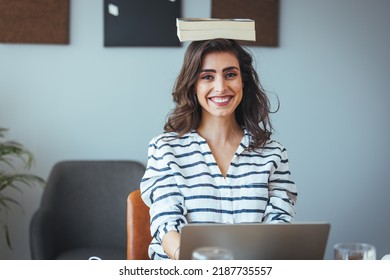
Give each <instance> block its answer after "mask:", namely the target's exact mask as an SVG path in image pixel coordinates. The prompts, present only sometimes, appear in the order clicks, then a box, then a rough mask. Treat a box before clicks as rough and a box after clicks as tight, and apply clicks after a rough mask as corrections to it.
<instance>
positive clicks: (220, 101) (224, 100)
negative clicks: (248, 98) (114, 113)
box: [209, 96, 233, 106]
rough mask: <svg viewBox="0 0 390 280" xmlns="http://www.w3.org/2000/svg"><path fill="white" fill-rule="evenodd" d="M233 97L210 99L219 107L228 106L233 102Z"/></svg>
mask: <svg viewBox="0 0 390 280" xmlns="http://www.w3.org/2000/svg"><path fill="white" fill-rule="evenodd" d="M232 98H233V96H214V97H210V98H209V100H210V101H211V102H213V103H214V104H216V105H217V106H226V105H228V104H229V102H230V100H232Z"/></svg>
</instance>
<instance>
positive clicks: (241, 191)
mask: <svg viewBox="0 0 390 280" xmlns="http://www.w3.org/2000/svg"><path fill="white" fill-rule="evenodd" d="M173 100H174V102H175V108H174V110H173V111H172V112H171V114H170V115H169V117H168V120H167V123H166V124H165V126H164V130H165V132H164V134H161V135H159V136H157V137H155V138H153V139H152V140H151V142H150V144H149V151H148V153H149V156H148V164H147V170H146V172H145V175H144V177H143V179H142V182H141V186H140V187H141V193H142V198H143V200H144V201H145V203H146V204H147V205H148V206H149V207H150V216H151V233H152V236H153V240H152V243H151V244H150V247H149V256H150V258H151V259H168V258H170V259H178V256H179V251H180V230H181V228H182V227H183V226H184V225H185V224H187V223H231V224H233V223H279V222H282V223H286V222H287V223H288V222H292V221H293V218H294V214H295V210H294V204H295V201H296V196H297V193H296V187H295V184H294V182H293V181H292V180H291V178H290V171H289V166H288V158H287V153H286V150H285V148H284V147H283V146H282V145H281V144H279V143H278V142H276V141H273V140H271V139H270V136H271V132H272V125H271V122H270V119H269V113H270V109H269V107H270V106H269V100H268V99H267V97H266V95H265V93H264V91H263V90H262V87H261V85H260V82H259V79H258V75H257V73H256V71H255V70H254V68H253V66H252V56H251V55H250V54H249V52H247V51H246V50H244V49H243V48H242V47H241V46H240V45H239V44H238V43H237V42H236V41H234V40H227V39H215V40H207V41H194V42H192V43H191V44H190V45H189V46H188V48H187V51H186V54H185V57H184V63H183V66H182V69H181V72H180V74H179V76H178V78H177V80H176V83H175V86H174V91H173Z"/></svg>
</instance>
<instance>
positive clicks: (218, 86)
mask: <svg viewBox="0 0 390 280" xmlns="http://www.w3.org/2000/svg"><path fill="white" fill-rule="evenodd" d="M214 88H215V91H216V92H224V91H225V89H226V82H225V80H224V79H223V78H217V79H215V86H214Z"/></svg>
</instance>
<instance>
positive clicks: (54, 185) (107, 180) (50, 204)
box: [30, 160, 145, 260]
mask: <svg viewBox="0 0 390 280" xmlns="http://www.w3.org/2000/svg"><path fill="white" fill-rule="evenodd" d="M144 172H145V166H144V165H143V164H141V163H139V162H136V161H110V160H106V161H104V160H102V161H62V162H59V163H57V164H56V165H55V166H54V167H53V169H52V171H51V173H50V175H49V178H48V180H47V186H46V188H45V191H44V193H43V196H42V200H41V205H40V207H39V208H38V210H37V211H36V213H35V214H34V216H33V218H32V220H31V224H30V247H31V248H30V249H31V258H32V259H33V260H36V259H39V260H53V259H68V260H70V259H73V260H86V259H88V258H90V257H92V256H97V257H100V258H102V259H106V260H118V259H119V260H120V259H122V260H125V259H126V244H127V241H126V205H127V204H126V202H127V197H128V195H129V194H130V192H132V191H133V190H135V189H138V188H139V183H140V181H141V178H142V176H143V174H144Z"/></svg>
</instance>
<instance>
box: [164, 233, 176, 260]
mask: <svg viewBox="0 0 390 280" xmlns="http://www.w3.org/2000/svg"><path fill="white" fill-rule="evenodd" d="M162 246H163V249H164V251H165V253H166V254H167V255H168V257H169V258H170V259H172V260H178V259H179V252H180V233H178V232H176V231H169V232H167V233H166V234H165V235H164V237H163V240H162Z"/></svg>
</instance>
